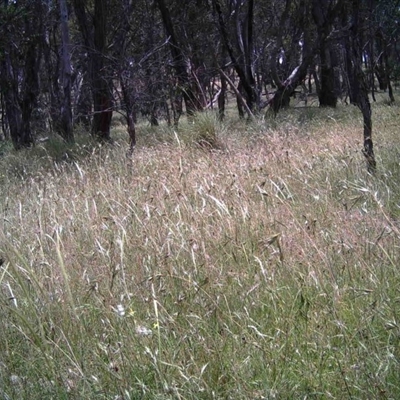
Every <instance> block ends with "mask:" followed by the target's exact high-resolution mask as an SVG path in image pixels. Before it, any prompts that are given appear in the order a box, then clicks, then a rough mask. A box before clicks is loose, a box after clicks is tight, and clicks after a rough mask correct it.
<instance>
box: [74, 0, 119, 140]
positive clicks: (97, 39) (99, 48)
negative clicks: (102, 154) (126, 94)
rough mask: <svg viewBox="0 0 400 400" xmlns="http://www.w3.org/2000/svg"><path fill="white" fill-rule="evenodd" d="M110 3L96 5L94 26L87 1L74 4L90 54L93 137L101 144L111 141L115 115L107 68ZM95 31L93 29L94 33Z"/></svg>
mask: <svg viewBox="0 0 400 400" xmlns="http://www.w3.org/2000/svg"><path fill="white" fill-rule="evenodd" d="M108 4H109V2H108V0H95V1H94V17H93V23H91V22H89V19H88V15H87V12H86V9H85V2H84V1H83V0H73V5H74V10H75V15H76V18H77V21H78V25H79V30H80V31H81V33H82V36H83V40H84V44H85V46H86V48H87V49H88V52H89V57H88V58H89V61H88V64H89V65H88V71H89V77H90V83H91V90H92V98H93V111H94V115H93V121H92V134H93V135H94V136H96V137H97V138H98V139H100V140H101V141H109V140H110V128H111V118H112V113H113V96H112V85H111V80H112V76H111V74H110V71H109V70H108V69H107V68H106V67H107V64H106V60H107V54H106V53H107V51H106V50H107V5H108ZM92 27H93V29H91V28H92Z"/></svg>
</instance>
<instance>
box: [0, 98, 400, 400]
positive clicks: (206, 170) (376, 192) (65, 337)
mask: <svg viewBox="0 0 400 400" xmlns="http://www.w3.org/2000/svg"><path fill="white" fill-rule="evenodd" d="M377 107H378V106H377ZM379 112H380V115H382V118H380V120H379V121H377V123H376V129H377V130H378V131H379V135H380V136H379V139H378V138H377V139H376V141H377V143H379V146H377V151H378V156H379V164H380V169H379V172H378V174H377V176H376V177H372V176H369V175H368V174H367V173H366V171H365V166H364V161H363V159H362V154H361V152H360V148H361V143H360V138H361V129H362V127H361V121H360V117H359V116H358V114H357V113H355V112H354V110H348V109H339V110H337V111H327V110H320V111H318V110H317V111H315V110H311V111H309V110H308V111H307V110H295V111H293V112H292V113H291V114H284V113H283V114H282V115H281V116H279V118H280V119H279V120H274V121H268V120H266V121H258V122H254V123H251V124H245V123H242V122H238V121H231V122H230V123H228V124H226V125H224V126H221V125H219V124H218V125H217V122H216V120H215V119H211V120H209V121H202V122H201V124H202V125H201V126H200V125H196V121H195V122H194V123H193V122H190V123H191V124H193V125H194V126H195V128H196V129H197V131H196V135H197V136H196V137H202V134H201V133H202V129H206V130H207V132H209V131H211V132H213V140H215V142H214V143H218V144H219V145H218V146H198V145H197V144H196V143H198V142H196V140H195V141H194V142H192V141H191V140H188V139H187V137H188V134H190V130H188V129H189V128H188V127H187V126H186V127H184V129H183V130H182V131H179V132H175V133H173V132H166V133H165V132H164V134H163V135H164V136H162V135H161V136H160V138H158V139H157V140H156V141H154V140H149V141H148V142H149V143H150V142H152V143H153V145H151V146H148V145H146V143H145V142H142V143H141V145H140V146H139V147H138V148H137V149H136V150H135V153H134V155H133V158H132V159H131V160H130V159H127V158H126V157H125V150H124V148H123V147H122V146H118V143H119V142H118V141H117V145H115V146H113V147H109V148H108V147H100V148H96V149H95V150H94V151H92V152H91V154H90V152H83V153H82V152H81V155H80V156H79V157H78V156H76V157H75V158H74V157H72V158H71V157H70V158H69V160H68V161H59V162H57V163H56V164H54V166H53V167H51V168H50V167H46V168H43V169H37V170H36V167H37V165H38V163H39V164H40V161H39V162H38V161H35V163H33V162H32V164H31V166H32V168H31V169H29V166H28V167H24V168H25V170H24V171H23V172H22V173H21V174H19V175H20V176H19V177H17V178H16V177H15V176H14V175H15V174H14V175H13V173H12V171H11V170H10V169H7V168H6V167H5V169H4V171H5V173H4V176H3V185H4V190H3V192H2V195H1V197H2V206H1V213H2V219H1V221H0V224H1V234H0V243H1V245H0V256H1V257H2V258H3V260H4V263H3V265H2V266H1V269H0V285H1V286H0V288H1V291H0V317H1V319H2V321H3V334H2V336H1V338H0V387H1V388H2V389H0V397H2V398H28V397H30V398H67V397H68V398H96V399H99V398H104V399H133V398H149V399H153V398H157V399H167V398H178V399H198V398H204V399H209V398H229V399H236V398H237V399H243V398H258V399H270V398H338V399H342V398H380V397H382V398H398V396H399V394H400V386H399V384H398V382H399V372H398V371H399V370H400V369H399V356H400V353H399V349H400V339H399V338H400V327H399V325H398V318H399V313H400V308H399V291H398V290H399V289H398V288H399V283H400V282H399V275H398V271H397V268H398V262H399V236H400V232H399V225H398V216H399V212H398V211H397V210H398V208H399V199H400V191H399V190H398V189H397V186H396V185H397V182H396V179H397V177H398V176H399V171H400V166H399V162H398V159H397V160H396V154H395V153H393V148H394V147H395V146H397V145H398V144H399V142H398V137H396V135H395V133H396V132H395V130H394V129H393V127H394V125H395V118H396V115H397V113H398V108H396V107H383V106H379ZM204 126H206V128H204ZM189 127H190V125H189ZM210 127H211V128H210ZM213 129H214V130H213ZM152 134H153V133H151V132H150V133H149V134H148V135H150V136H151V135H152ZM142 140H143V139H142ZM195 142H196V143H195ZM220 144H223V146H221V145H220ZM213 147H215V148H213ZM86 153H88V154H90V155H89V156H87V157H83V156H82V154H86ZM397 156H398V155H397ZM12 157H16V156H12ZM39 160H40V159H39ZM15 163H16V164H18V162H17V161H15ZM18 165H19V164H18ZM7 171H8V172H7ZM10 171H11V172H10ZM21 175H22V176H21Z"/></svg>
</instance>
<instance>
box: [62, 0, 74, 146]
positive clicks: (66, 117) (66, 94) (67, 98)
mask: <svg viewBox="0 0 400 400" xmlns="http://www.w3.org/2000/svg"><path fill="white" fill-rule="evenodd" d="M59 1H60V15H61V40H62V57H61V62H62V67H61V79H60V81H61V84H62V89H63V91H62V95H63V98H62V101H61V113H60V114H61V121H60V125H61V126H60V128H61V136H62V137H63V138H64V139H65V140H66V141H67V142H73V141H74V133H73V130H72V109H71V55H70V42H69V28H68V8H67V3H66V0H59Z"/></svg>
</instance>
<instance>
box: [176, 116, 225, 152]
mask: <svg viewBox="0 0 400 400" xmlns="http://www.w3.org/2000/svg"><path fill="white" fill-rule="evenodd" d="M221 134H223V125H222V123H221V122H220V121H219V120H218V117H217V115H216V113H213V112H201V113H196V114H195V115H194V116H191V117H189V118H188V119H187V121H184V122H182V123H181V125H180V127H179V137H180V138H181V139H182V140H183V141H184V142H185V143H188V144H195V145H197V146H199V147H201V148H208V149H218V148H220V147H221V146H222V142H221V140H220V136H221Z"/></svg>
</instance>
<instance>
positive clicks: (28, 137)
mask: <svg viewBox="0 0 400 400" xmlns="http://www.w3.org/2000/svg"><path fill="white" fill-rule="evenodd" d="M43 11H44V10H43V7H42V3H39V4H37V5H34V4H33V3H32V2H30V1H19V2H12V3H9V2H8V1H7V0H3V1H2V2H1V14H2V15H1V18H2V19H3V21H4V22H3V26H2V31H3V32H2V33H3V35H2V37H3V52H2V54H1V59H0V62H1V64H0V72H1V80H0V84H1V91H2V95H3V100H4V105H5V109H6V118H7V123H8V126H9V129H10V136H11V140H12V142H13V145H14V147H15V149H17V150H18V149H21V148H24V147H29V146H31V145H32V144H33V143H34V135H33V132H32V126H31V120H32V112H33V110H34V108H35V106H36V103H37V99H38V95H39V92H40V87H39V70H40V61H41V57H42V37H43V14H44V13H43Z"/></svg>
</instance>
